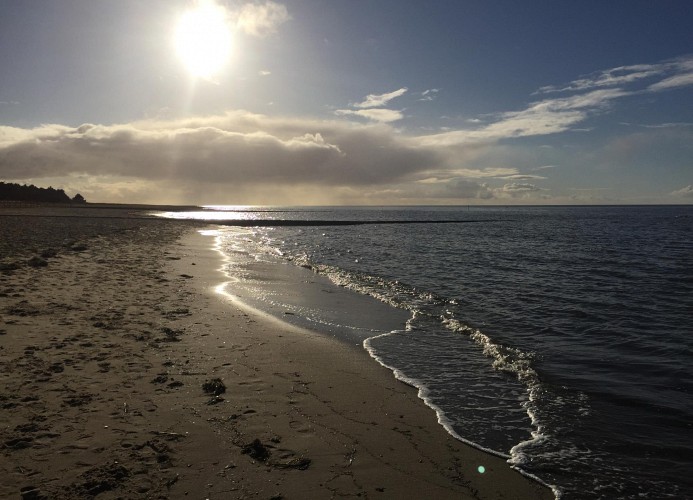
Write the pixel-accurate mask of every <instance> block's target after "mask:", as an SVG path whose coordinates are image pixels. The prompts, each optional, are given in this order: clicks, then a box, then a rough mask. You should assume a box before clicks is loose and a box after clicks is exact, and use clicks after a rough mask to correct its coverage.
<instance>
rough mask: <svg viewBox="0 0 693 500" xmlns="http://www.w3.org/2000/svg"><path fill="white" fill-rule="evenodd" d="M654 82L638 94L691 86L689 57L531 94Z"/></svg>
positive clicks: (621, 69)
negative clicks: (655, 80)
mask: <svg viewBox="0 0 693 500" xmlns="http://www.w3.org/2000/svg"><path fill="white" fill-rule="evenodd" d="M656 78H660V80H659V81H658V82H655V83H651V84H649V85H648V86H647V87H645V88H641V89H640V90H639V91H642V92H659V91H662V90H669V89H673V88H678V87H683V86H687V85H693V57H691V56H686V57H682V58H679V59H673V60H668V61H663V62H659V63H655V64H634V65H631V66H619V67H616V68H610V69H606V70H603V71H598V72H596V73H592V74H590V75H587V76H585V77H584V78H580V79H578V80H573V81H572V82H570V83H568V84H567V85H564V86H556V85H548V86H545V87H541V88H540V89H539V90H537V91H536V92H535V93H534V94H548V93H556V92H580V91H586V90H593V89H596V88H602V87H616V86H620V87H622V88H623V87H626V86H629V85H633V84H636V83H638V82H640V81H643V80H650V81H651V80H654V79H656Z"/></svg>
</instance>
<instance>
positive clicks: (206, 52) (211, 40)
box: [175, 0, 231, 79]
mask: <svg viewBox="0 0 693 500" xmlns="http://www.w3.org/2000/svg"><path fill="white" fill-rule="evenodd" d="M175 45H176V53H177V54H178V57H180V59H181V60H182V62H183V64H184V65H185V67H186V69H187V70H188V71H189V72H190V73H191V74H192V75H193V76H195V77H198V78H204V79H211V78H212V77H214V76H215V75H217V74H218V73H219V72H220V71H221V69H222V68H223V67H224V65H225V64H226V62H227V61H228V59H229V57H230V55H231V29H230V26H229V23H228V21H227V16H226V11H225V10H224V8H223V7H221V6H219V5H217V4H215V3H214V2H213V1H211V0H206V1H205V0H202V1H200V2H198V3H197V4H196V6H195V7H194V8H192V9H190V10H187V11H186V12H184V13H183V15H182V16H181V18H180V20H179V21H178V26H177V28H176V34H175Z"/></svg>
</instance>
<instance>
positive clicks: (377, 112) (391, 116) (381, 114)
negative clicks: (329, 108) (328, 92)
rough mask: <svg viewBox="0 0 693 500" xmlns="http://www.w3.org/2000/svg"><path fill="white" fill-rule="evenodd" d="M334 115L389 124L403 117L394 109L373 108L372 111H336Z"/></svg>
mask: <svg viewBox="0 0 693 500" xmlns="http://www.w3.org/2000/svg"><path fill="white" fill-rule="evenodd" d="M334 113H335V114H336V115H339V116H345V115H354V116H361V117H363V118H367V119H369V120H372V121H375V122H383V123H390V122H395V121H397V120H401V119H402V118H403V117H404V115H403V114H402V112H401V111H398V110H396V109H385V108H373V109H358V110H353V109H338V110H336V111H335V112H334Z"/></svg>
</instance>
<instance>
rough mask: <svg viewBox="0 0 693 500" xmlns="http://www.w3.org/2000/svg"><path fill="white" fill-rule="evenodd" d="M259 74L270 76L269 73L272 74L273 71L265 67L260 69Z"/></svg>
mask: <svg viewBox="0 0 693 500" xmlns="http://www.w3.org/2000/svg"><path fill="white" fill-rule="evenodd" d="M258 74H259V75H260V76H269V75H271V74H272V72H271V71H268V70H266V69H263V70H261V71H258Z"/></svg>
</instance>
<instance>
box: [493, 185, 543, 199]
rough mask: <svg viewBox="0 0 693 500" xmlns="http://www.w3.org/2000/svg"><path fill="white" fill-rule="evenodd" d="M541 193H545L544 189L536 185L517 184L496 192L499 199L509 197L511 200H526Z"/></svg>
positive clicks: (505, 186) (506, 186)
mask: <svg viewBox="0 0 693 500" xmlns="http://www.w3.org/2000/svg"><path fill="white" fill-rule="evenodd" d="M539 191H544V189H542V188H540V187H538V186H535V185H534V184H529V183H516V182H513V183H510V184H506V185H504V186H503V187H502V188H500V189H496V190H494V192H495V194H496V195H497V196H499V197H505V196H508V197H511V198H519V197H523V198H526V197H529V196H530V195H532V194H534V193H537V192H539Z"/></svg>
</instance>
